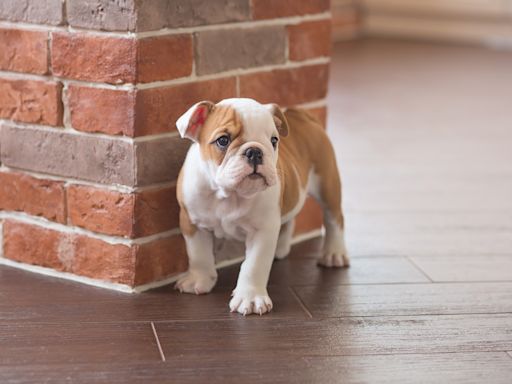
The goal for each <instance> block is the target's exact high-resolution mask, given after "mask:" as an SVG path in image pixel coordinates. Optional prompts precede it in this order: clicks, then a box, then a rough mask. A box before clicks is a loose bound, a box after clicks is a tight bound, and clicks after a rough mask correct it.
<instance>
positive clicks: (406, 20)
mask: <svg viewBox="0 0 512 384" xmlns="http://www.w3.org/2000/svg"><path fill="white" fill-rule="evenodd" d="M332 12H333V38H334V40H335V41H340V40H346V39H351V38H354V37H358V36H385V37H401V38H415V39H426V40H442V41H451V42H461V43H473V44H475V43H476V44H485V45H492V46H498V47H507V48H510V47H512V0H332Z"/></svg>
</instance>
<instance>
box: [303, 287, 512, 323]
mask: <svg viewBox="0 0 512 384" xmlns="http://www.w3.org/2000/svg"><path fill="white" fill-rule="evenodd" d="M294 289H295V292H296V293H297V295H298V296H299V297H300V299H301V300H302V302H303V303H304V304H305V305H306V307H307V308H308V310H309V311H310V312H311V314H312V315H313V317H319V318H324V317H342V316H397V315H400V316H402V315H443V314H445V315H446V314H472V313H504V312H511V313H512V283H473V284H467V283H461V284H393V285H351V286H340V287H326V286H311V287H295V288H294Z"/></svg>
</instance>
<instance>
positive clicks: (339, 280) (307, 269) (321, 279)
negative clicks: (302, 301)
mask: <svg viewBox="0 0 512 384" xmlns="http://www.w3.org/2000/svg"><path fill="white" fill-rule="evenodd" d="M239 269H240V267H239V266H234V267H229V268H226V269H224V270H222V271H220V273H219V281H218V285H219V286H228V287H234V286H235V284H236V279H237V277H238V271H239ZM429 281H430V280H429V279H428V278H427V277H426V276H425V275H424V274H423V273H422V272H421V271H419V270H418V269H417V268H416V267H415V266H414V265H413V264H412V263H411V262H410V261H408V260H407V259H406V258H404V257H379V258H377V257H358V258H354V260H353V262H352V263H351V265H350V268H343V269H328V268H322V267H319V266H318V265H317V264H316V259H314V258H299V257H295V255H292V256H290V257H289V258H286V259H284V260H276V261H275V262H274V264H273V265H272V272H271V274H270V280H269V283H270V284H271V285H276V286H277V285H319V284H321V285H322V286H324V285H325V286H328V285H340V284H376V283H424V282H429Z"/></svg>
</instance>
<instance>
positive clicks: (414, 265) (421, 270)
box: [404, 256, 434, 283]
mask: <svg viewBox="0 0 512 384" xmlns="http://www.w3.org/2000/svg"><path fill="white" fill-rule="evenodd" d="M404 258H405V259H406V260H408V261H409V262H410V263H411V264H412V265H413V267H414V268H416V269H417V270H418V271H419V272H420V273H421V274H422V275H423V276H425V277H426V278H427V279H428V280H429V281H430V282H431V283H433V282H434V280H432V278H431V277H430V276H429V275H427V273H426V272H425V271H424V270H423V269H421V268H420V267H419V265H418V264H416V263H415V262H414V260H413V259H412V258H411V257H410V256H404Z"/></svg>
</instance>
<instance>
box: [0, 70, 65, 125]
mask: <svg viewBox="0 0 512 384" xmlns="http://www.w3.org/2000/svg"><path fill="white" fill-rule="evenodd" d="M61 91H62V85H61V84H60V83H56V82H54V81H36V80H13V79H1V78H0V118H3V119H11V120H15V121H21V122H25V123H38V124H46V125H62V101H61Z"/></svg>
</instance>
